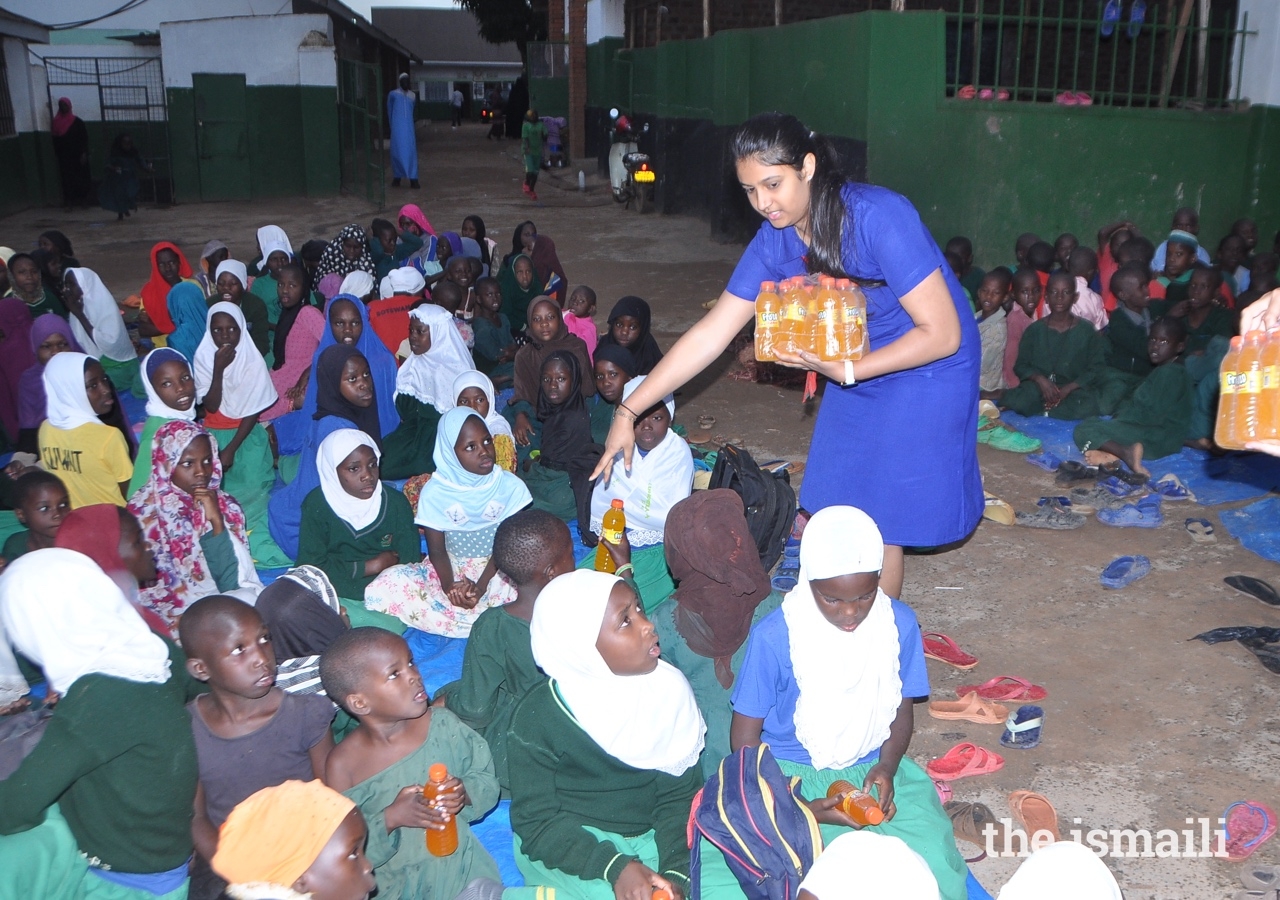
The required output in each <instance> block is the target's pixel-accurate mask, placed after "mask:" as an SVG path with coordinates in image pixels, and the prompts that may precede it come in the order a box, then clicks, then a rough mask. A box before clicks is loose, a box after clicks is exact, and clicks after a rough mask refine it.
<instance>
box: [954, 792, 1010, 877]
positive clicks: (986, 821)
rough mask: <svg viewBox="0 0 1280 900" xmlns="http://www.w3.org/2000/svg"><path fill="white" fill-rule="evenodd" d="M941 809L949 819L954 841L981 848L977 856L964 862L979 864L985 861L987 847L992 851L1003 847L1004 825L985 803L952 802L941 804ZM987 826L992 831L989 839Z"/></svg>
mask: <svg viewBox="0 0 1280 900" xmlns="http://www.w3.org/2000/svg"><path fill="white" fill-rule="evenodd" d="M942 808H943V809H944V810H946V813H947V816H948V817H949V818H950V819H951V830H952V831H953V832H954V833H955V836H956V839H957V840H961V841H964V842H965V843H968V844H973V845H975V846H977V847H981V848H982V851H981V852H980V853H979V854H978V855H977V856H975V857H972V858H968V857H966V858H965V862H967V863H975V862H981V861H982V860H984V859H986V856H987V847H988V846H991V847H992V848H993V849H994V848H998V847H1003V846H1004V845H1005V837H1006V829H1005V825H1004V823H1003V822H1001V821H1000V820H998V819H997V818H996V817H995V813H993V812H992V811H991V808H990V807H989V806H987V805H986V804H985V803H969V802H968V801H965V800H952V801H951V802H949V803H945V804H943V806H942ZM988 826H990V828H991V829H992V830H993V832H992V836H991V837H988V835H987V834H986V831H987V828H988Z"/></svg>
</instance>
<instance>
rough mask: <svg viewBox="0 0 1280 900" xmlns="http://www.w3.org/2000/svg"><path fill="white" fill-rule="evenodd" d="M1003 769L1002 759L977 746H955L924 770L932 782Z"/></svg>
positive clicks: (987, 773)
mask: <svg viewBox="0 0 1280 900" xmlns="http://www.w3.org/2000/svg"><path fill="white" fill-rule="evenodd" d="M1003 768H1004V757H1003V756H1001V755H1000V754H999V753H992V752H991V751H990V750H984V749H983V748H982V747H979V746H978V745H977V744H967V743H966V744H956V745H955V746H954V747H952V748H951V749H950V750H948V751H947V752H946V753H944V754H943V755H942V756H939V757H938V758H937V759H932V760H930V761H929V764H928V765H927V766H925V768H924V770H925V772H926V773H928V775H929V777H930V778H932V779H933V780H934V781H955V780H956V779H957V778H969V777H971V776H973V775H989V774H990V773H992V772H998V771H1000V770H1001V769H1003Z"/></svg>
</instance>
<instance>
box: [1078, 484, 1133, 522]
mask: <svg viewBox="0 0 1280 900" xmlns="http://www.w3.org/2000/svg"><path fill="white" fill-rule="evenodd" d="M1125 505H1126V504H1125V502H1124V501H1123V500H1121V499H1120V498H1119V497H1116V496H1113V495H1112V494H1111V492H1110V491H1108V490H1106V489H1105V488H1102V487H1099V486H1098V485H1096V484H1095V485H1093V486H1092V487H1087V488H1086V487H1078V488H1072V489H1071V510H1072V512H1078V513H1080V514H1081V515H1086V516H1091V515H1093V514H1094V513H1096V512H1097V511H1098V510H1100V509H1119V508H1120V507H1122V506H1125Z"/></svg>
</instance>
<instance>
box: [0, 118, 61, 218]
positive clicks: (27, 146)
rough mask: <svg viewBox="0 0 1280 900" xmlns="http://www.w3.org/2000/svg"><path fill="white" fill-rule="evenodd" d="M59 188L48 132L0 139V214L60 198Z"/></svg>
mask: <svg viewBox="0 0 1280 900" xmlns="http://www.w3.org/2000/svg"><path fill="white" fill-rule="evenodd" d="M61 197H62V189H61V186H60V185H59V183H58V170H57V166H56V164H55V163H54V161H53V141H52V139H51V138H50V137H49V134H48V132H25V133H22V134H17V135H14V136H13V137H8V138H4V139H3V140H0V215H8V214H9V213H13V212H17V211H18V210H21V209H26V208H27V207H29V206H45V205H50V204H55V203H58V202H60V200H61Z"/></svg>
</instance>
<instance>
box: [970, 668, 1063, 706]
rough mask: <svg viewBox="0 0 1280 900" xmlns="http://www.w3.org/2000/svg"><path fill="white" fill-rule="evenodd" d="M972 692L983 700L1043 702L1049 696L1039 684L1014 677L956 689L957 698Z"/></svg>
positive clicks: (995, 679) (1000, 677)
mask: <svg viewBox="0 0 1280 900" xmlns="http://www.w3.org/2000/svg"><path fill="white" fill-rule="evenodd" d="M970 692H976V693H977V694H978V696H979V697H981V698H982V699H983V700H998V701H1006V700H1024V701H1028V702H1031V701H1035V700H1043V699H1044V698H1045V697H1048V696H1049V692H1048V691H1046V690H1045V689H1044V688H1042V687H1041V686H1040V685H1038V684H1032V683H1031V682H1030V681H1027V680H1026V679H1025V678H1018V677H1016V676H1014V675H997V676H996V677H995V678H992V679H991V680H990V681H987V682H984V683H983V684H964V685H961V686H960V687H958V688H956V696H957V697H963V696H964V695H965V694H968V693H970Z"/></svg>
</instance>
